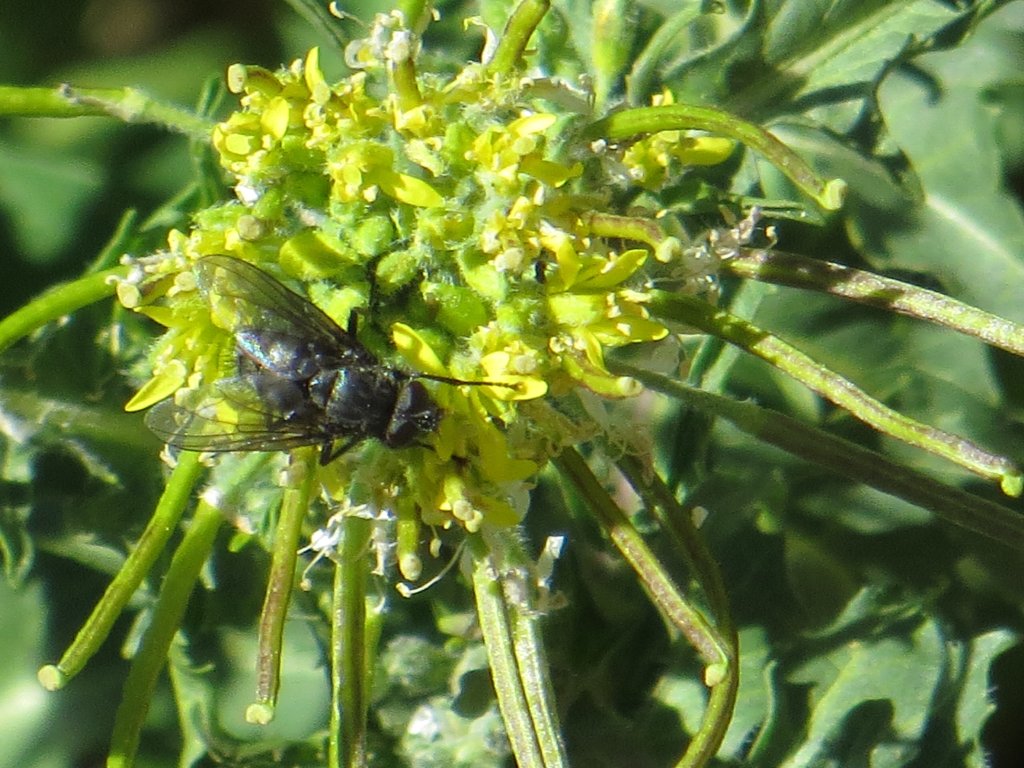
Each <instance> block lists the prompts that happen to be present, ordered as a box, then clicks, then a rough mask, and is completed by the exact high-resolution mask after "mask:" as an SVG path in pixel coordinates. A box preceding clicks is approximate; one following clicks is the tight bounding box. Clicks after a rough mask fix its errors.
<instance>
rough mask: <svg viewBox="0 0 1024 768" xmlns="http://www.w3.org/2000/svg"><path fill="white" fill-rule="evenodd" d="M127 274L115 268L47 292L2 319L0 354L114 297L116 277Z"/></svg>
mask: <svg viewBox="0 0 1024 768" xmlns="http://www.w3.org/2000/svg"><path fill="white" fill-rule="evenodd" d="M127 274H128V267H115V268H114V269H106V270H103V271H102V272H96V273H95V274H92V275H86V276H85V277H80V278H78V279H77V280H72V281H71V282H70V283H63V284H61V285H57V286H54V287H53V288H50V289H48V290H47V291H45V292H44V293H42V294H41V295H39V296H37V297H36V298H34V299H32V301H30V302H29V303H28V304H26V305H25V306H24V307H22V308H21V309H19V310H16V311H15V312H13V313H12V314H10V315H8V316H7V317H5V318H4V319H3V320H0V352H3V351H4V350H5V349H7V348H8V347H9V346H11V344H13V343H14V342H16V341H18V339H21V338H22V337H24V336H27V335H28V334H30V333H32V331H34V330H36V329H37V328H42V327H43V326H44V325H46V324H47V323H50V322H53V321H54V320H58V319H59V318H61V317H64V316H65V315H69V314H71V313H72V312H74V311H75V310H76V309H81V308H82V307H85V306H88V305H89V304H92V303H94V302H97V301H99V300H100V299H105V298H107V297H108V296H113V295H114V291H115V288H116V280H117V278H121V279H123V278H124V277H125V276H126V275H127Z"/></svg>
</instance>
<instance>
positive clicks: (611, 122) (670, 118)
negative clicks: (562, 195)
mask: <svg viewBox="0 0 1024 768" xmlns="http://www.w3.org/2000/svg"><path fill="white" fill-rule="evenodd" d="M679 130H701V131H708V132H710V133H715V134H719V135H721V136H728V137H730V138H733V139H736V140H737V141H739V142H741V143H742V144H744V145H745V146H748V147H750V148H751V149H753V150H755V151H756V152H758V153H760V154H761V155H763V156H764V157H765V158H767V159H768V161H769V162H771V163H772V165H774V166H775V167H776V168H778V169H779V170H780V171H782V173H783V174H785V176H786V177H787V178H788V179H789V180H790V181H792V182H793V183H794V184H795V185H796V186H797V188H798V189H800V190H801V191H802V192H804V193H805V194H806V195H808V196H810V197H811V198H812V199H813V200H815V202H817V203H818V204H819V205H820V206H821V207H822V208H824V209H825V210H827V211H835V210H838V209H839V208H840V207H841V206H842V203H843V195H844V194H845V190H846V184H845V183H844V182H843V181H842V180H841V179H830V180H828V181H825V180H824V179H822V178H821V177H819V176H818V175H817V174H816V173H815V172H814V171H813V170H812V169H811V167H810V166H809V165H808V164H807V163H805V162H804V161H803V159H802V158H801V157H800V156H799V155H797V154H796V153H795V152H793V151H792V150H791V149H790V148H789V147H787V146H786V145H785V144H783V143H782V142H781V141H779V140H778V139H777V138H775V137H774V136H773V135H772V134H770V133H768V131H766V130H765V129H764V128H761V127H760V126H758V125H754V124H753V123H748V122H745V121H743V120H740V119H739V118H737V117H735V116H734V115H730V114H729V113H728V112H723V111H722V110H719V109H713V108H711V107H698V106H693V105H689V104H666V105H662V106H658V107H636V108H634V109H626V110H623V111H621V112H615V113H613V114H611V115H608V116H607V117H605V118H603V119H601V120H598V121H597V122H595V123H592V124H591V125H590V126H588V127H587V129H586V130H585V131H584V133H583V135H584V137H585V138H591V139H598V138H604V139H609V140H611V141H620V140H624V139H632V138H636V137H637V136H641V135H642V134H646V133H658V132H660V131H679Z"/></svg>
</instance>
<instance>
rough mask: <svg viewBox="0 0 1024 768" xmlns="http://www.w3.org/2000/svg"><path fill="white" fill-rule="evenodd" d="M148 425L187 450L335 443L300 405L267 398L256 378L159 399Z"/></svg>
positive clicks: (148, 415)
mask: <svg viewBox="0 0 1024 768" xmlns="http://www.w3.org/2000/svg"><path fill="white" fill-rule="evenodd" d="M275 378H276V377H275ZM276 381H277V382H280V381H281V380H280V379H276ZM277 400H278V401H279V402H283V401H284V400H285V398H283V397H278V398H277ZM146 426H147V427H149V428H150V429H151V430H152V431H153V432H154V433H155V434H156V435H157V436H158V437H160V438H161V439H162V440H163V441H164V442H166V443H169V444H170V445H173V446H175V447H176V448H181V449H183V450H186V451H216V452H223V451H280V450H287V449H290V448H298V447H300V446H304V445H323V444H324V443H328V442H331V437H330V436H328V435H325V434H324V433H323V432H322V431H321V430H320V428H319V427H318V424H317V420H316V419H315V418H314V417H313V414H311V413H308V412H307V411H304V410H301V406H300V409H299V410H295V409H291V410H287V411H286V410H284V409H283V408H280V407H275V406H274V405H272V404H271V403H270V402H268V400H267V396H266V392H265V387H263V386H261V385H260V383H259V378H258V377H256V376H239V377H236V378H230V379H222V380H220V381H218V382H216V384H215V385H214V386H213V387H212V388H210V389H209V390H192V391H186V392H184V393H181V394H179V396H178V397H176V398H175V399H170V400H164V401H163V402H160V403H157V404H156V405H154V406H153V407H152V408H150V409H149V411H147V412H146Z"/></svg>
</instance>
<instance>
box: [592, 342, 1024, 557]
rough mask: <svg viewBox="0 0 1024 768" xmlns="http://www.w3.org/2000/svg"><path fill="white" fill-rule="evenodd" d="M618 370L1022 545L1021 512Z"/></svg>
mask: <svg viewBox="0 0 1024 768" xmlns="http://www.w3.org/2000/svg"><path fill="white" fill-rule="evenodd" d="M609 365H610V367H611V368H613V369H614V370H615V371H616V372H617V373H621V374H622V375H628V376H632V377H633V378H635V379H636V380H637V381H639V382H641V383H642V384H643V385H644V386H646V387H648V388H649V389H652V390H654V391H656V392H661V393H663V394H665V395H668V396H669V397H673V398H676V399H678V400H681V401H683V402H685V403H688V404H690V405H691V406H693V407H694V408H697V409H698V410H700V411H703V412H704V413H707V414H710V415H712V416H718V417H721V418H723V419H725V420H726V421H728V422H730V423H731V424H733V425H734V426H736V427H737V428H738V429H740V430H742V431H743V432H746V433H747V434H750V435H753V436H754V437H756V438H758V439H759V440H762V441H764V442H766V443H769V444H771V445H775V446H777V447H779V448H781V449H782V450H784V451H786V452H788V453H791V454H793V455H794V456H799V457H800V458H803V459H806V460H807V461H810V462H812V463H814V464H817V465H819V466H822V467H824V468H826V469H828V470H830V471H833V472H835V473H836V474H839V475H842V476H843V477H848V478H850V479H851V480H855V481H857V482H861V483H864V484H865V485H869V486H871V487H872V488H876V489H878V490H880V491H882V492H883V493H888V494H890V495H892V496H895V497H897V498H900V499H904V500H905V501H909V502H910V503H911V504H916V505H917V506H919V507H922V508H923V509H928V510H931V511H932V512H934V513H935V514H936V515H937V516H938V517H939V519H941V520H942V521H944V522H946V523H949V524H951V525H955V526H957V527H960V528H965V529H967V530H969V531H974V532H975V533H979V534H981V535H983V536H986V537H987V538H989V539H992V540H994V541H998V542H1001V543H1003V544H1005V545H1006V546H1008V547H1011V548H1013V549H1014V550H1015V551H1021V550H1024V516H1022V515H1020V514H1018V513H1016V512H1014V511H1013V510H1011V509H1008V508H1006V507H1003V506H1000V505H999V504H994V503H992V502H991V501H988V500H987V499H982V498H979V497H977V496H973V495H972V494H969V493H966V492H964V491H962V490H960V489H959V488H953V487H951V486H947V485H943V484H942V483H939V482H937V481H936V480H934V479H932V478H930V477H928V476H927V475H925V474H923V473H921V472H918V471H916V470H914V469H911V468H909V467H905V466H902V465H900V464H897V463H896V462H894V461H892V460H891V459H889V458H887V457H886V456H883V455H882V454H880V453H876V452H875V451H871V450H868V449H867V448H863V447H861V446H859V445H856V444H854V443H851V442H850V441H848V440H844V439H842V438H839V437H835V436H834V435H830V434H828V433H826V432H823V431H821V430H819V429H816V428H814V427H810V426H808V425H806V424H803V423H801V422H799V421H797V420H796V419H793V418H791V417H789V416H786V415H784V414H781V413H777V412H776V411H771V410H768V409H767V408H761V407H760V406H757V405H754V404H753V403H744V402H738V401H736V400H732V399H731V398H727V397H722V396H721V395H714V394H712V393H710V392H705V391H703V390H700V389H695V388H693V387H688V386H686V385H685V384H681V383H680V382H678V381H675V380H674V379H670V378H668V377H666V376H661V375H659V374H656V373H651V372H650V371H645V370H643V369H642V368H636V367H635V366H631V365H626V364H623V363H618V362H616V363H614V364H612V363H610V364H609Z"/></svg>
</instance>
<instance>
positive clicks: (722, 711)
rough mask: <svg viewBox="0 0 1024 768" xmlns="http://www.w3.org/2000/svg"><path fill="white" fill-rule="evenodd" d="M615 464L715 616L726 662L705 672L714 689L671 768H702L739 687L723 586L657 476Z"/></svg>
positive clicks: (634, 465)
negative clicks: (655, 518)
mask: <svg viewBox="0 0 1024 768" xmlns="http://www.w3.org/2000/svg"><path fill="white" fill-rule="evenodd" d="M617 465H618V467H619V469H620V471H621V472H622V474H623V475H624V476H625V477H626V479H627V480H628V481H629V484H630V485H631V486H633V489H634V490H635V491H636V492H637V494H638V495H639V496H640V498H641V499H643V501H644V504H646V505H647V507H648V508H650V509H653V510H655V512H656V513H657V514H658V519H659V520H660V521H661V523H662V525H663V526H664V528H665V530H666V531H667V532H668V533H669V534H670V535H671V536H672V539H673V541H674V542H676V544H677V546H678V547H679V548H680V549H681V550H682V551H683V552H684V553H685V556H686V560H687V561H688V563H689V565H690V568H691V569H692V570H693V572H694V574H696V576H697V581H698V582H699V584H700V586H701V589H702V590H703V591H704V594H705V595H707V598H708V604H709V605H710V606H711V610H712V612H713V613H714V615H715V625H716V627H717V628H718V632H719V634H720V635H721V637H722V640H723V643H724V648H725V651H726V655H727V659H728V661H727V662H726V663H723V664H721V665H719V666H718V667H716V668H714V669H713V670H709V671H710V672H711V675H712V679H711V680H706V682H709V683H710V682H713V683H714V685H712V687H711V695H710V696H709V698H708V705H707V707H706V708H705V711H704V717H703V719H702V721H701V725H700V728H699V729H698V730H697V732H696V733H695V734H694V736H693V740H692V741H690V744H689V745H688V746H687V748H686V752H685V754H684V755H683V757H682V758H681V759H680V760H679V762H678V763H677V764H676V765H677V768H690V767H691V766H692V767H694V768H696V767H697V766H705V765H707V764H708V763H709V762H710V761H711V758H713V757H714V756H715V754H716V753H717V752H718V748H719V747H720V746H721V745H722V740H723V739H724V738H725V734H726V731H727V730H728V729H729V723H730V722H731V721H732V713H733V710H734V708H735V705H736V695H737V693H738V691H739V683H740V679H739V665H738V663H737V662H738V660H739V654H740V649H739V638H738V637H737V635H736V627H735V625H734V624H733V620H732V615H731V612H730V610H729V597H728V594H727V593H726V590H725V582H724V581H722V573H721V571H720V570H719V568H718V566H717V564H716V563H715V559H714V557H712V555H711V553H710V552H709V551H708V548H707V547H706V546H705V544H704V540H703V539H702V538H701V536H700V534H699V533H698V532H697V529H696V527H695V526H694V524H693V521H692V519H691V518H690V515H688V514H687V513H686V510H685V509H683V507H682V506H681V505H680V504H679V502H678V501H676V498H675V496H673V494H672V492H671V491H670V490H669V488H668V486H666V485H665V484H664V483H663V482H662V481H661V478H660V477H658V475H657V474H652V473H649V472H647V471H645V469H644V467H643V466H641V464H640V462H639V461H638V460H637V459H635V458H633V457H630V456H623V457H622V458H620V459H619V460H618V462H617ZM715 677H717V678H718V679H714V678H715Z"/></svg>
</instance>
